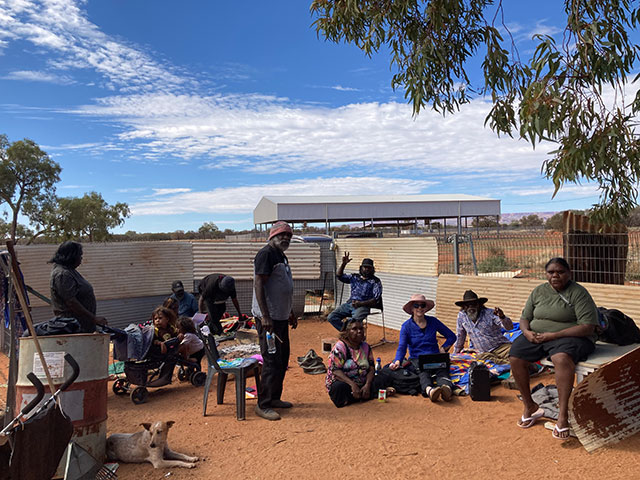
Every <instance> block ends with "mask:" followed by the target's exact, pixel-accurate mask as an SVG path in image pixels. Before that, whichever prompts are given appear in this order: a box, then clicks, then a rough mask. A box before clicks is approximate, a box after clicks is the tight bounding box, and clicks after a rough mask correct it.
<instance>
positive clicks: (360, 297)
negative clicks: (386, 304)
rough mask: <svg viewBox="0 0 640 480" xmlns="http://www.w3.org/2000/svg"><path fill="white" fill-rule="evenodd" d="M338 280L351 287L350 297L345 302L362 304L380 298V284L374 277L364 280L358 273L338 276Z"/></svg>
mask: <svg viewBox="0 0 640 480" xmlns="http://www.w3.org/2000/svg"><path fill="white" fill-rule="evenodd" d="M338 280H340V281H341V282H343V283H348V284H350V285H351V297H349V300H347V302H353V301H356V302H364V301H365V300H371V299H372V298H375V299H380V297H381V296H382V283H381V282H380V280H379V279H378V278H376V277H372V278H364V277H362V276H361V275H360V274H358V273H352V274H348V275H340V276H339V277H338Z"/></svg>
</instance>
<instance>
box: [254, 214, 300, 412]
mask: <svg viewBox="0 0 640 480" xmlns="http://www.w3.org/2000/svg"><path fill="white" fill-rule="evenodd" d="M292 235H293V231H292V230H291V227H290V226H289V224H288V223H286V222H276V223H274V224H273V226H272V227H271V230H270V231H269V240H268V243H267V245H265V246H264V247H263V248H262V249H260V251H259V252H258V253H257V254H256V258H255V259H254V262H253V263H254V281H253V305H252V311H253V315H254V317H256V328H257V330H258V338H259V340H260V353H261V355H262V359H263V364H262V377H261V379H260V385H258V405H256V414H257V415H258V416H260V417H262V418H265V419H267V420H280V414H279V413H278V412H276V411H275V410H274V408H291V407H292V406H293V405H292V404H291V403H290V402H286V401H284V400H282V399H281V398H280V397H281V396H282V385H283V383H284V376H285V373H286V371H287V365H288V364H289V350H290V347H289V325H291V328H296V327H297V326H298V320H297V319H296V317H295V315H294V314H293V309H292V307H293V277H292V276H291V269H290V268H289V262H288V260H287V257H286V255H285V254H284V252H285V250H286V249H287V248H289V244H290V243H291V236H292ZM267 332H269V333H271V334H272V335H273V336H274V338H275V343H276V351H275V353H269V349H268V346H267V339H266V335H267Z"/></svg>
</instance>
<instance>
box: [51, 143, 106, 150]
mask: <svg viewBox="0 0 640 480" xmlns="http://www.w3.org/2000/svg"><path fill="white" fill-rule="evenodd" d="M103 145H104V144H102V143H76V144H72V143H65V144H62V145H54V146H51V145H42V148H44V149H45V150H47V151H50V150H51V151H57V150H87V149H95V148H98V147H102V146H103Z"/></svg>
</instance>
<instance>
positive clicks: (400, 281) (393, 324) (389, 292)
mask: <svg viewBox="0 0 640 480" xmlns="http://www.w3.org/2000/svg"><path fill="white" fill-rule="evenodd" d="M347 273H354V272H353V271H351V272H347ZM376 276H377V277H378V278H379V279H380V281H381V282H382V304H383V305H384V323H385V327H387V328H393V329H395V330H400V327H401V326H402V324H403V323H404V322H405V320H407V318H409V315H407V314H406V313H405V312H404V310H402V307H403V306H404V304H405V303H407V302H408V301H409V298H411V295H412V294H414V293H422V294H424V295H425V296H426V297H427V298H429V299H432V300H434V301H435V299H436V290H437V287H438V277H422V276H417V275H398V274H395V273H378V272H376ZM337 283H338V291H337V292H336V301H337V302H340V303H344V302H346V301H347V299H348V298H349V295H350V294H351V289H350V288H349V285H348V284H345V283H342V282H340V281H338V282H337ZM342 286H344V287H342ZM374 312H375V310H374ZM429 314H430V315H434V314H435V309H433V310H431V311H430V312H429ZM368 321H369V323H371V324H373V325H382V316H381V315H371V316H370V317H369V319H368Z"/></svg>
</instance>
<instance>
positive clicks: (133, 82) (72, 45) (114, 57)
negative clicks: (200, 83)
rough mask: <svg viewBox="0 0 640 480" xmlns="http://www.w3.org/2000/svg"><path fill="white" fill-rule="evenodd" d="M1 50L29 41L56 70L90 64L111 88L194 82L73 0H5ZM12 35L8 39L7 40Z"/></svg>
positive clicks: (0, 27)
mask: <svg viewBox="0 0 640 480" xmlns="http://www.w3.org/2000/svg"><path fill="white" fill-rule="evenodd" d="M0 32H2V33H1V34H0V40H3V41H2V43H0V48H1V47H2V46H6V45H8V43H9V42H8V40H11V41H14V40H24V41H27V42H30V43H32V44H33V45H35V46H37V47H39V48H42V49H44V50H46V51H47V52H48V53H49V54H50V55H51V54H53V55H55V54H57V55H59V56H60V58H59V59H56V58H51V59H49V60H48V63H49V65H50V66H51V67H53V68H58V69H70V68H76V69H77V68H91V69H94V70H95V71H96V72H98V73H99V74H101V75H103V76H104V77H106V79H107V83H106V84H105V86H106V87H107V88H112V89H115V88H120V89H122V90H124V91H138V90H158V89H160V90H162V89H171V88H175V87H177V86H185V85H189V84H190V81H188V80H186V78H187V77H186V76H185V77H182V76H180V75H179V74H178V73H177V72H175V70H176V69H172V68H169V67H167V66H164V65H161V64H159V63H158V62H157V61H155V60H153V59H152V58H151V56H150V55H148V54H147V53H145V52H143V51H141V50H140V49H137V48H134V47H132V46H129V45H127V44H126V43H125V42H123V41H121V40H119V39H115V38H113V37H110V36H108V35H106V34H105V33H103V32H101V31H100V30H99V29H98V27H97V26H96V25H94V24H93V23H91V22H90V21H89V20H88V19H87V16H86V13H85V12H84V11H81V9H80V8H79V6H78V5H77V2H74V1H73V0H42V1H40V2H27V1H22V0H5V1H3V2H0ZM7 39H8V40H7Z"/></svg>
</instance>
